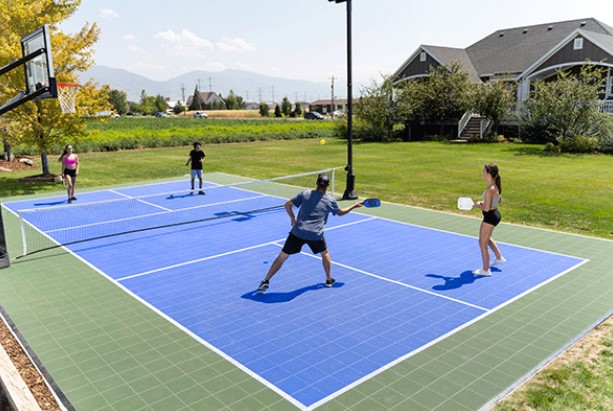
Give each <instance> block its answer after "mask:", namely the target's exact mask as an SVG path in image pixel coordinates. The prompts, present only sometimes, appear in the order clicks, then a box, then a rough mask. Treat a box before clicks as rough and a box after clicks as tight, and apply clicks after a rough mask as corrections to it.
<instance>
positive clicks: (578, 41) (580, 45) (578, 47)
mask: <svg viewBox="0 0 613 411" xmlns="http://www.w3.org/2000/svg"><path fill="white" fill-rule="evenodd" d="M573 49H575V50H581V49H583V37H577V38H576V39H575V43H574V45H573Z"/></svg>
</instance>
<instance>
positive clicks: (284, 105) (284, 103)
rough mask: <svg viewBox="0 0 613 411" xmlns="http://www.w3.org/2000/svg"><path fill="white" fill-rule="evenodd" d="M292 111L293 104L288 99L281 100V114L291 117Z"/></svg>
mask: <svg viewBox="0 0 613 411" xmlns="http://www.w3.org/2000/svg"><path fill="white" fill-rule="evenodd" d="M290 111H292V103H290V101H289V99H288V98H287V97H283V100H281V113H283V115H284V116H289V113H290Z"/></svg>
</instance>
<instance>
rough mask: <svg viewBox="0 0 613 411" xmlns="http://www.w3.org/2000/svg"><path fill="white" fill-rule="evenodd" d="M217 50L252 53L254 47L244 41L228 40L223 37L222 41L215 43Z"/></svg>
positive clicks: (237, 39)
mask: <svg viewBox="0 0 613 411" xmlns="http://www.w3.org/2000/svg"><path fill="white" fill-rule="evenodd" d="M215 45H216V46H217V48H218V49H219V50H222V51H254V50H255V46H254V45H253V43H249V42H248V41H246V40H243V39H239V38H235V39H230V38H227V37H224V39H223V40H222V41H219V42H217V43H215Z"/></svg>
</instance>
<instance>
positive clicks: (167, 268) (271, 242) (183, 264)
mask: <svg viewBox="0 0 613 411" xmlns="http://www.w3.org/2000/svg"><path fill="white" fill-rule="evenodd" d="M278 241H282V240H275V241H270V242H268V243H262V244H257V245H253V246H251V247H245V248H241V249H238V250H233V251H228V252H226V253H221V254H215V255H210V256H208V257H203V258H199V259H197V260H191V261H186V262H183V263H179V264H173V265H169V266H166V267H161V268H156V269H155V270H150V271H145V272H143V273H139V274H133V275H129V276H126V277H121V278H117V279H116V281H124V280H129V279H131V278H137V277H143V276H145V275H149V274H154V273H159V272H160V271H166V270H171V269H173V268H177V267H183V266H186V265H191V264H196V263H200V262H202V261H207V260H213V259H215V258H219V257H225V256H227V255H232V254H238V253H242V252H243V251H249V250H254V249H256V248H261V247H266V246H268V245H273V244H275V243H276V242H278Z"/></svg>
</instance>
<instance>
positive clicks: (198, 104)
mask: <svg viewBox="0 0 613 411" xmlns="http://www.w3.org/2000/svg"><path fill="white" fill-rule="evenodd" d="M203 107H204V101H202V95H200V91H199V90H198V86H196V88H194V96H193V97H192V102H191V104H190V105H189V109H190V110H192V111H193V110H197V111H200V110H202V109H203Z"/></svg>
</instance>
